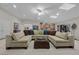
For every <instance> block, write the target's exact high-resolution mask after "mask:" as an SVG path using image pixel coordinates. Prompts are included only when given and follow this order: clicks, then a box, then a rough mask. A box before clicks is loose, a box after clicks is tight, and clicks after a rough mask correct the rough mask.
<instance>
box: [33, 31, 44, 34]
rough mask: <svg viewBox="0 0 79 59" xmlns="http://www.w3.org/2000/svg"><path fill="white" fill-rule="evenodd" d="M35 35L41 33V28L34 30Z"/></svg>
mask: <svg viewBox="0 0 79 59" xmlns="http://www.w3.org/2000/svg"><path fill="white" fill-rule="evenodd" d="M34 34H35V35H43V30H34Z"/></svg>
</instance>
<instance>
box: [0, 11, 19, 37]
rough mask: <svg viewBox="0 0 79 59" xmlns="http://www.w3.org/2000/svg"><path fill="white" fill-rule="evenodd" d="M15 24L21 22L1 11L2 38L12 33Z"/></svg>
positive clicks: (0, 35)
mask: <svg viewBox="0 0 79 59" xmlns="http://www.w3.org/2000/svg"><path fill="white" fill-rule="evenodd" d="M14 22H19V21H18V19H17V18H16V17H14V16H11V15H10V14H8V13H6V12H4V11H2V10H0V38H4V37H5V35H7V34H10V33H11V32H12V30H13V23H14Z"/></svg>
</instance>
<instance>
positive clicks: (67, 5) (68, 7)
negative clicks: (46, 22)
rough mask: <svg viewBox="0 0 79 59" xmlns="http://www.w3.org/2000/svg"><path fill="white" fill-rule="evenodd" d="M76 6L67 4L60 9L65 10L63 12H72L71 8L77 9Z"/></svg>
mask: <svg viewBox="0 0 79 59" xmlns="http://www.w3.org/2000/svg"><path fill="white" fill-rule="evenodd" d="M75 6H76V5H75V4H68V3H65V4H63V5H62V6H60V7H59V9H63V10H70V9H71V8H73V7H75Z"/></svg>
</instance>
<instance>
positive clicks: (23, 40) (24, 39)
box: [17, 36, 30, 42]
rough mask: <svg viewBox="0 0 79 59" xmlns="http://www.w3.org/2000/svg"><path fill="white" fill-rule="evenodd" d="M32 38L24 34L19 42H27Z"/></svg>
mask: <svg viewBox="0 0 79 59" xmlns="http://www.w3.org/2000/svg"><path fill="white" fill-rule="evenodd" d="M29 39H30V38H29V37H28V36H24V37H22V38H21V39H19V40H17V41H18V42H26V41H28V40H29Z"/></svg>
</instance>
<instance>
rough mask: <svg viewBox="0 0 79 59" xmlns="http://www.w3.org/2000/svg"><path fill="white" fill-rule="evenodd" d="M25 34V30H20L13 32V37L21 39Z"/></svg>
mask: <svg viewBox="0 0 79 59" xmlns="http://www.w3.org/2000/svg"><path fill="white" fill-rule="evenodd" d="M23 36H24V33H23V32H18V33H12V37H13V39H14V40H19V39H21V38H22V37H23Z"/></svg>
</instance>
